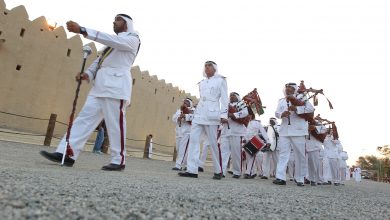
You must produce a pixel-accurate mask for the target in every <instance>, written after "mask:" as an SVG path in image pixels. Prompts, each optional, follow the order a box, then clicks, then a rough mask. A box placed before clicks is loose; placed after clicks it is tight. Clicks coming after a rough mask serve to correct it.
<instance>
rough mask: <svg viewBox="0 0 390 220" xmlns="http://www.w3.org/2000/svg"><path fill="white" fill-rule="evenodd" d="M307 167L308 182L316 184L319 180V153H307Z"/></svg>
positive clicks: (317, 151)
mask: <svg viewBox="0 0 390 220" xmlns="http://www.w3.org/2000/svg"><path fill="white" fill-rule="evenodd" d="M307 157H308V158H307V165H308V172H309V178H308V179H309V180H310V181H312V182H316V183H317V182H318V181H319V180H320V176H319V171H320V151H319V150H316V151H310V152H307Z"/></svg>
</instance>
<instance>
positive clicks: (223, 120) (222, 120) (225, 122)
mask: <svg viewBox="0 0 390 220" xmlns="http://www.w3.org/2000/svg"><path fill="white" fill-rule="evenodd" d="M221 123H222V124H227V123H229V121H228V120H227V119H226V118H221Z"/></svg>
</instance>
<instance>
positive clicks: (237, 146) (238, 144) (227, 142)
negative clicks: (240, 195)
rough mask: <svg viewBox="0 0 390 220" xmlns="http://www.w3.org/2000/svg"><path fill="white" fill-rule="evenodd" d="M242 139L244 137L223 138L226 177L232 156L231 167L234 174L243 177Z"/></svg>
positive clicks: (222, 148) (223, 164)
mask: <svg viewBox="0 0 390 220" xmlns="http://www.w3.org/2000/svg"><path fill="white" fill-rule="evenodd" d="M242 138H243V137H240V136H227V137H222V138H221V153H222V168H223V174H224V175H226V172H227V165H228V162H229V158H230V156H231V157H232V160H231V165H232V166H231V167H232V171H233V174H234V175H241V173H242V166H241V165H242V164H241V163H242V158H241V155H242V154H241V148H242Z"/></svg>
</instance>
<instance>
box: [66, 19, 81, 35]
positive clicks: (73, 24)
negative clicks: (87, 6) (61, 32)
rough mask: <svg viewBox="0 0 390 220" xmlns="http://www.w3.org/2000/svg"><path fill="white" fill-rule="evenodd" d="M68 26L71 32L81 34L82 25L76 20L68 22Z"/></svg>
mask: <svg viewBox="0 0 390 220" xmlns="http://www.w3.org/2000/svg"><path fill="white" fill-rule="evenodd" d="M66 28H67V29H68V31H69V32H72V33H76V34H80V25H79V24H77V23H76V22H74V21H68V22H66Z"/></svg>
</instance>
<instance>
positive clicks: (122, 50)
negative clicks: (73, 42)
mask: <svg viewBox="0 0 390 220" xmlns="http://www.w3.org/2000/svg"><path fill="white" fill-rule="evenodd" d="M86 30H87V33H88V36H87V37H86V38H87V39H90V40H93V41H96V42H99V43H101V44H104V45H106V46H108V47H112V48H113V50H112V52H111V53H110V54H109V55H108V56H107V57H106V59H105V60H104V61H103V63H102V65H101V67H100V69H98V63H99V60H100V58H97V59H96V60H95V61H94V62H93V63H92V64H91V66H90V67H89V68H88V69H87V70H86V71H85V73H86V74H88V77H89V79H90V80H91V81H92V80H94V81H95V83H94V85H93V87H92V89H91V91H90V92H89V95H91V96H95V97H106V98H114V99H123V100H126V101H127V103H126V104H127V105H129V104H130V101H131V89H132V85H133V79H132V76H131V72H130V70H131V66H132V65H133V62H134V60H135V57H136V55H137V51H138V47H139V45H140V40H139V38H138V36H136V35H134V34H131V33H130V32H121V33H119V34H118V35H113V34H107V33H103V32H99V31H96V30H92V29H88V28H87V29H86ZM94 76H96V77H94Z"/></svg>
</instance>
